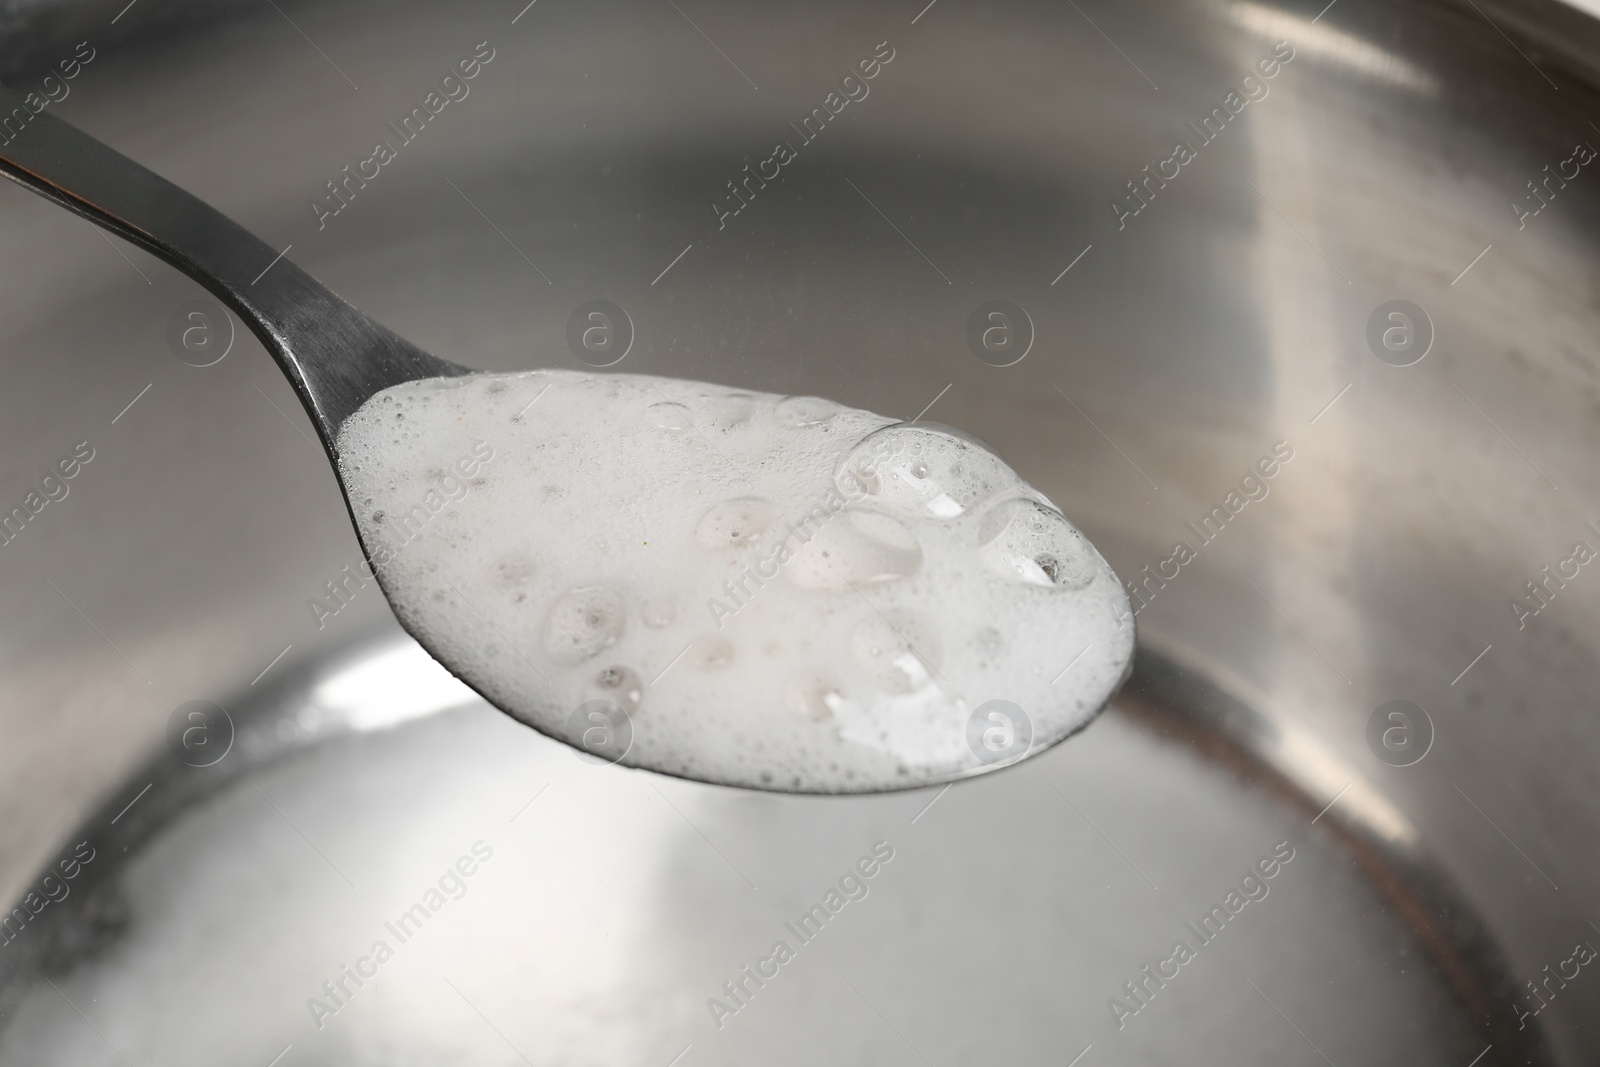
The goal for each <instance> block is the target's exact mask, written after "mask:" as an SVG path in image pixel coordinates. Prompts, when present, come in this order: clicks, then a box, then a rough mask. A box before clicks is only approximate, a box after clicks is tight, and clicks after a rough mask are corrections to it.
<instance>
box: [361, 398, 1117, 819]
mask: <svg viewBox="0 0 1600 1067" xmlns="http://www.w3.org/2000/svg"><path fill="white" fill-rule="evenodd" d="M541 396H542V399H539V400H538V403H536V404H533V405H532V406H531V407H530V406H529V404H530V401H533V400H534V399H535V398H537V397H541ZM339 444H340V459H339V462H340V470H341V474H342V475H343V477H344V480H345V484H346V486H347V488H348V489H349V491H350V495H351V498H352V499H353V500H358V501H361V502H362V505H361V507H360V508H358V509H357V515H358V520H357V522H358V526H359V528H360V531H361V535H362V539H363V543H364V544H365V546H366V548H367V550H368V552H369V554H370V555H371V557H372V559H373V562H374V565H375V566H376V568H377V570H378V573H379V576H380V578H381V579H382V581H383V584H384V589H385V591H386V592H387V593H388V594H389V596H390V599H391V601H392V603H393V604H394V607H395V611H396V613H397V614H398V615H399V617H400V619H401V621H402V622H403V623H404V624H405V625H406V627H407V628H408V629H409V630H410V631H411V632H412V633H413V634H415V635H416V636H417V637H418V639H419V640H421V641H422V643H423V644H424V645H426V646H427V647H428V648H429V650H430V651H432V652H433V653H434V654H435V655H436V656H437V657H438V658H439V659H440V660H442V661H443V662H444V663H445V664H446V665H447V666H449V667H450V668H451V669H452V670H453V671H455V672H456V673H457V674H459V675H460V676H461V677H462V678H464V679H466V680H467V681H468V682H469V683H471V684H472V685H473V686H474V687H475V688H477V689H478V690H479V691H480V692H482V693H483V694H484V695H485V696H486V697H487V698H488V699H490V700H491V701H493V702H494V703H495V704H496V705H498V706H499V707H501V708H503V709H505V710H506V711H507V712H509V713H510V714H512V715H514V716H516V717H517V718H519V719H521V720H522V721H524V722H526V723H528V724H530V725H532V726H534V727H536V728H537V729H539V730H541V731H543V732H545V733H547V734H550V735H552V736H556V737H562V738H567V739H569V740H570V739H571V737H572V736H574V735H573V727H571V725H570V724H571V723H572V721H573V718H572V717H573V715H574V714H575V713H577V711H578V710H579V709H581V708H584V707H589V706H595V707H599V706H601V705H604V706H605V707H606V708H615V709H617V713H618V714H621V715H625V716H626V717H627V727H628V731H629V732H628V744H627V745H626V746H620V745H619V746H617V748H616V752H617V753H618V754H620V755H619V757H618V758H620V760H621V762H623V763H624V764H628V765H632V766H640V767H649V768H654V769H658V770H663V771H667V772H671V773H676V774H686V775H689V776H692V777H696V778H702V779H708V780H712V781H719V782H726V783H730V784H738V785H750V786H755V787H758V788H766V787H773V786H776V787H780V788H794V789H801V790H808V791H819V792H833V791H858V790H875V789H896V788H905V787H908V786H914V785H919V784H923V783H926V782H931V781H939V780H943V779H947V778H949V777H951V776H954V775H959V774H965V773H977V772H979V771H982V770H985V769H988V767H989V765H988V764H987V763H985V762H983V761H982V760H980V759H979V758H978V756H977V755H975V754H974V753H973V752H972V751H971V750H970V748H969V747H968V744H967V742H966V737H965V730H966V723H967V719H968V717H969V716H970V714H971V713H972V711H973V710H974V709H976V708H978V707H979V706H980V705H982V704H984V703H985V702H986V701H991V700H1006V701H1010V702H1012V703H1014V704H1016V705H1017V706H1018V707H1020V708H1022V709H1024V711H1025V712H1026V714H1027V715H1028V716H1029V717H1030V719H1031V723H1032V728H1033V737H1034V739H1035V747H1036V748H1037V747H1042V746H1044V745H1048V744H1051V743H1054V742H1055V741H1057V740H1059V739H1060V738H1062V737H1064V736H1065V735H1066V734H1068V733H1070V732H1072V731H1073V730H1075V729H1077V728H1078V727H1080V726H1082V725H1083V724H1084V723H1085V722H1086V721H1087V720H1088V719H1089V718H1090V717H1092V716H1093V714H1094V713H1095V712H1096V711H1097V710H1098V709H1099V707H1100V706H1101V705H1102V704H1103V703H1104V702H1105V700H1106V699H1107V698H1108V697H1109V696H1110V694H1111V693H1112V691H1113V690H1114V689H1115V687H1116V686H1117V685H1118V684H1119V683H1120V681H1121V679H1122V677H1123V676H1124V675H1125V673H1126V670H1127V666H1128V663H1129V660H1130V658H1131V655H1132V646H1133V626H1132V624H1131V615H1130V613H1129V612H1128V607H1127V600H1126V597H1125V595H1124V594H1123V591H1122V589H1121V586H1120V584H1119V583H1118V582H1117V579H1116V576H1115V575H1114V574H1112V573H1111V570H1110V568H1109V567H1107V566H1106V564H1105V562H1104V560H1102V559H1101V558H1100V555H1099V553H1098V552H1096V551H1095V549H1094V547H1093V545H1091V544H1090V543H1089V542H1088V541H1087V540H1086V539H1085V538H1084V537H1083V536H1082V534H1080V533H1079V532H1078V531H1077V530H1076V529H1075V528H1074V527H1073V526H1072V524H1071V523H1070V522H1068V521H1067V520H1066V518H1065V517H1063V516H1062V515H1061V513H1060V512H1059V511H1057V510H1056V509H1055V508H1054V507H1053V506H1052V505H1051V504H1050V502H1049V501H1048V500H1046V499H1045V498H1044V497H1043V496H1041V495H1040V494H1039V493H1038V492H1037V491H1035V490H1034V489H1033V488H1032V487H1030V486H1028V485H1027V484H1026V483H1025V482H1023V481H1022V480H1021V479H1020V478H1018V476H1017V475H1016V474H1015V472H1013V471H1012V470H1011V469H1010V468H1009V467H1008V466H1006V464H1005V463H1004V462H1003V461H1002V460H1001V459H1000V458H999V457H998V456H996V455H995V454H994V453H993V452H992V451H991V450H990V449H988V448H987V447H986V446H984V445H983V443H982V442H981V441H978V440H976V439H975V438H972V437H970V436H968V435H965V434H962V433H961V432H960V431H956V430H951V429H949V428H947V427H939V426H934V425H930V424H924V423H918V424H914V425H911V424H896V423H892V422H891V421H890V420H888V419H885V418H883V417H881V416H878V415H874V414H872V413H870V412H866V411H861V410H858V409H854V408H848V407H843V406H840V405H838V404H835V403H833V402H832V401H828V400H822V399H819V398H816V397H789V398H785V397H778V396H773V395H770V394H765V393H749V392H742V391H734V390H729V389H723V388H721V387H718V386H714V385H706V384H702V383H693V382H683V381H675V380H670V379H663V378H646V377H640V376H632V375H605V376H588V375H584V374H578V373H572V372H565V371H533V372H528V373H520V374H495V375H489V374H483V375H473V376H469V377H464V378H450V379H429V380H424V381H418V382H410V383H406V384H404V385H399V386H395V387H393V388H390V389H387V390H385V391H383V392H382V393H379V394H378V395H377V396H375V397H373V398H372V399H371V400H369V401H368V402H367V403H366V404H365V405H363V406H362V408H361V409H360V410H359V411H358V412H357V413H356V414H355V415H354V416H352V417H351V419H350V420H349V421H348V422H347V423H346V424H345V427H344V429H343V431H342V433H341V436H340V442H339ZM1085 649H1087V650H1088V651H1085ZM1079 653H1083V654H1082V656H1081V657H1080V658H1079V659H1078V662H1077V663H1076V664H1075V666H1074V667H1073V670H1072V672H1071V673H1070V675H1068V676H1067V677H1066V678H1065V679H1062V681H1061V683H1060V684H1059V685H1057V686H1052V685H1051V684H1050V682H1051V680H1052V679H1054V678H1056V677H1057V676H1058V675H1059V674H1060V671H1061V668H1063V667H1065V666H1066V665H1067V664H1068V663H1070V662H1072V661H1073V660H1074V657H1078V656H1079ZM608 714H610V713H609V712H608ZM581 718H582V717H581V716H580V719H581ZM584 721H587V720H584ZM609 721H610V720H608V722H609ZM580 725H581V724H580ZM608 728H609V727H608ZM584 729H588V727H584ZM580 732H581V731H580ZM608 753H609V750H608ZM606 758H610V755H609V754H608V755H607V757H606Z"/></svg>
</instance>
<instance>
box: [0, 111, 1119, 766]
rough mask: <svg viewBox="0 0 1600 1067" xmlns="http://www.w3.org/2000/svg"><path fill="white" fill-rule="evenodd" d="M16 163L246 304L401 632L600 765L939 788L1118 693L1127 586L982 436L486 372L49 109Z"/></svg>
mask: <svg viewBox="0 0 1600 1067" xmlns="http://www.w3.org/2000/svg"><path fill="white" fill-rule="evenodd" d="M14 108H25V105H24V103H23V102H22V101H21V100H19V99H18V98H16V97H15V96H14V95H12V94H11V93H9V92H8V91H6V90H4V89H3V88H0V113H10V112H11V111H12V109H14ZM27 110H30V111H31V109H27ZM0 172H3V173H4V174H5V176H6V177H8V178H10V179H12V180H13V181H16V182H17V183H19V184H21V185H23V186H26V187H27V188H29V189H32V190H33V191H34V192H37V193H38V194H40V195H41V196H44V197H46V198H47V199H50V200H53V201H55V202H56V203H57V204H59V205H61V206H63V207H65V208H67V209H68V210H70V211H73V212H76V213H77V214H79V215H81V216H83V217H85V218H87V219H88V220H89V221H91V222H93V223H95V224H97V225H99V226H101V227H104V228H105V229H107V230H109V231H111V232H112V233H115V234H117V235H118V236H120V237H123V238H125V239H127V240H129V241H132V242H133V243H135V244H137V245H139V246H140V247H142V248H144V249H146V250H147V251H149V252H151V253H153V254H155V255H156V256H159V257H160V258H162V259H164V260H166V261H167V262H168V263H170V264H172V265H173V266H175V267H177V268H178V269H179V270H181V271H183V272H184V273H185V274H187V275H189V276H190V277H191V278H193V279H194V280H195V281H196V282H198V283H199V284H200V285H202V286H203V287H205V288H206V289H207V290H209V291H210V292H211V293H212V294H213V295H214V296H216V297H217V298H218V299H219V300H221V301H222V302H223V303H224V304H226V305H227V306H228V307H229V308H231V309H232V310H233V311H234V312H235V313H237V314H238V315H239V316H240V317H241V318H242V319H243V320H244V321H245V323H246V324H247V325H248V326H249V327H250V329H251V330H252V331H253V332H254V333H255V334H256V336H257V337H258V338H260V340H261V342H262V344H263V345H265V346H266V349H267V351H268V352H270V353H271V354H272V356H273V358H274V359H276V360H277V362H278V365H279V367H280V368H281V369H282V371H283V373H284V374H285V375H286V376H287V377H288V379H289V381H290V382H291V384H292V385H293V386H294V389H295V392H296V393H297V394H298V396H299V397H300V400H301V402H302V403H303V404H304V406H305V408H306V411H307V412H308V414H309V415H310V416H311V420H312V422H313V424H314V425H315V427H316V430H317V433H318V435H319V436H320V438H321V440H322V444H323V446H324V448H325V449H326V450H327V452H328V455H329V457H330V459H331V460H332V461H333V463H334V466H335V469H336V471H337V473H338V475H339V480H340V486H341V489H342V490H343V492H344V494H345V500H346V504H347V506H349V508H350V511H351V516H352V518H353V520H354V522H355V526H356V530H357V533H358V536H359V538H360V541H361V544H362V550H363V552H364V553H365V555H366V557H367V563H366V569H365V570H364V571H363V573H364V574H366V575H367V576H368V577H375V578H376V579H377V581H378V583H379V585H380V587H381V588H382V589H383V591H384V593H385V595H386V596H387V597H388V599H389V601H390V604H391V606H392V607H393V608H394V609H395V613H396V615H397V617H398V618H399V620H400V622H401V624H402V625H403V626H404V627H405V628H406V630H407V631H408V632H409V633H410V634H411V635H412V636H413V637H415V638H416V639H417V640H418V642H419V643H421V644H422V645H423V647H424V648H426V649H427V650H428V651H429V652H430V653H431V654H432V655H433V656H434V657H435V658H436V659H438V660H439V661H440V662H441V663H443V664H444V665H445V666H446V667H447V668H449V669H450V670H451V671H452V672H453V673H455V674H456V675H458V676H459V677H461V678H462V679H463V680H464V681H465V682H467V684H469V685H470V686H472V687H473V688H474V689H476V690H477V691H478V692H479V693H480V694H482V695H483V696H484V697H485V699H487V700H488V701H489V702H490V703H492V704H494V705H495V706H496V707H499V708H500V709H501V710H503V711H506V712H507V713H508V714H510V715H512V716H513V717H515V718H517V719H518V720H520V721H522V722H524V723H526V724H528V725H530V726H533V727H534V728H535V729H538V730H540V731H541V732H543V733H545V734H547V735H549V736H552V737H555V738H557V739H558V740H562V741H565V742H567V743H569V744H572V745H573V746H574V747H576V748H578V749H579V751H580V753H584V754H587V755H588V756H589V757H590V758H592V759H599V760H603V761H606V762H612V763H622V764H625V765H628V766H634V767H641V768H646V769H650V770H655V771H659V772H663V773H667V774H673V775H678V776H682V777H688V778H694V779H699V780H702V781H711V782H719V783H723V784H731V785H738V786H744V787H749V788H756V789H768V790H775V791H791V792H825V793H832V792H876V791H886V790H892V789H904V788H911V787H916V786H926V785H931V784H939V783H942V782H948V781H951V780H954V779H957V778H963V777H967V776H970V775H974V774H980V773H984V772H987V771H992V770H995V769H997V768H999V767H1003V766H1006V765H1009V764H1011V763H1015V762H1017V761H1019V760H1021V759H1024V758H1027V757H1029V756H1033V755H1037V754H1038V753H1039V752H1042V751H1044V750H1045V749H1047V748H1049V747H1050V746H1052V745H1054V744H1056V743H1057V742H1059V741H1061V740H1062V739H1063V738H1065V737H1067V736H1068V735H1070V734H1071V733H1073V732H1075V731H1077V730H1079V729H1081V728H1082V727H1084V726H1085V725H1086V724H1087V723H1088V722H1089V721H1090V720H1091V719H1092V718H1093V717H1094V716H1095V715H1096V714H1098V712H1099V711H1100V710H1101V708H1103V707H1104V705H1105V703H1106V702H1107V701H1108V700H1109V699H1110V697H1111V696H1112V694H1113V693H1114V692H1115V691H1116V689H1117V687H1118V686H1119V685H1120V684H1121V682H1122V681H1123V680H1124V679H1125V678H1126V677H1127V674H1128V671H1129V668H1130V664H1131V660H1132V653H1133V644H1134V628H1133V624H1132V613H1131V612H1130V611H1129V609H1128V602H1127V598H1126V595H1125V593H1124V592H1123V589H1122V586H1121V583H1120V582H1119V581H1118V580H1117V578H1116V575H1115V574H1113V573H1112V571H1111V569H1110V567H1109V566H1108V565H1107V564H1106V563H1105V561H1104V559H1102V558H1101V556H1100V554H1099V553H1098V552H1097V551H1096V550H1095V549H1094V547H1093V546H1092V545H1090V544H1089V542H1088V541H1087V539H1085V538H1084V537H1083V536H1082V534H1080V533H1079V532H1078V531H1077V530H1076V529H1075V528H1074V527H1073V526H1072V525H1071V524H1070V523H1069V522H1067V520H1066V519H1065V518H1064V517H1063V516H1062V515H1061V514H1060V512H1059V511H1057V510H1056V509H1055V507H1054V505H1052V504H1051V503H1050V502H1049V501H1048V500H1047V499H1046V498H1044V496H1043V495H1042V494H1040V493H1038V491H1037V490H1034V489H1033V488H1032V487H1031V486H1028V485H1027V483H1025V482H1023V481H1022V480H1021V479H1020V478H1019V477H1018V476H1017V475H1016V474H1015V472H1013V471H1012V470H1011V469H1010V468H1009V467H1007V466H1006V465H1005V464H1004V462H1003V461H1001V460H1000V459H999V457H998V456H996V455H995V454H994V453H993V452H992V451H991V450H990V449H988V448H987V446H985V445H983V443H982V442H980V441H978V440H977V439H976V438H972V437H971V436H970V435H966V434H963V433H962V432H961V431H958V430H952V429H949V428H946V427H937V426H933V425H930V424H924V423H919V422H913V423H909V424H905V423H901V424H896V423H894V422H893V421H892V420H890V419H887V418H884V417H883V416H879V415H874V414H872V413H870V412H865V411H860V410H858V409H852V408H846V407H843V406H841V405H838V404H834V403H832V402H831V401H826V400H822V399H819V398H815V397H789V398H784V397H778V396H773V395H770V394H761V393H750V392H740V391H736V390H732V389H728V388H724V387H721V386H716V385H710V384H704V383H694V382H685V381H678V380H673V379H665V378H653V377H648V376H642V375H622V374H608V375H603V376H597V375H591V374H579V373H575V372H571V371H560V370H541V371H531V372H524V373H520V374H486V373H479V372H474V371H471V370H469V369H468V368H466V367H462V366H460V365H458V364H455V363H451V362H448V361H446V360H442V359H439V358H437V357H435V356H432V355H430V354H429V353H427V352H424V351H423V350H422V349H420V348H418V347H417V346H415V345H413V344H411V343H410V342H409V341H406V340H405V339H404V338H402V337H399V336H397V335H396V334H394V333H393V332H391V331H389V330H387V329H385V328H384V327H383V326H380V325H379V324H378V323H376V322H373V321H372V320H371V319H369V318H368V317H367V316H365V315H363V314H362V313H361V312H359V311H357V310H356V309H355V308H353V307H352V306H350V305H349V304H347V303H346V302H345V301H343V300H342V299H340V298H339V297H338V296H336V295H335V294H334V293H332V292H331V291H329V290H328V289H327V288H326V287H324V286H323V285H322V284H321V283H319V282H317V281H316V280H315V279H314V278H312V277H311V276H310V275H309V274H307V273H306V272H305V271H303V270H301V269H300V268H299V267H298V266H296V265H295V264H294V263H293V262H292V261H290V260H289V259H287V258H286V257H285V256H284V254H283V253H281V252H278V251H277V250H275V249H274V248H272V247H271V246H269V245H267V244H265V243H263V242H262V241H261V240H259V239H258V238H256V237H255V236H253V235H252V234H250V233H249V232H247V231H246V230H245V229H243V228H242V227H240V226H239V225H238V224H236V223H234V222H233V221H232V220H230V219H228V218H227V217H225V216H224V215H222V214H221V213H220V212H218V211H216V210H215V209H213V208H211V207H209V206H208V205H206V204H205V203H203V202H201V201H200V200H198V199H197V198H195V197H194V196H192V195H190V194H189V193H186V192H184V191H183V190H182V189H179V188H178V187H177V186H175V185H173V184H171V183H170V182H168V181H166V180H165V179H163V178H161V177H159V176H157V175H156V174H154V173H152V172H151V171H149V170H147V169H145V168H144V167H142V166H140V165H138V164H137V163H134V162H133V161H131V160H129V159H128V158H126V157H124V156H122V155H120V154H119V153H117V152H116V151H114V150H112V149H111V148H109V147H107V146H106V145H104V144H102V143H100V142H99V141H97V140H95V139H94V138H92V137H89V136H88V135H86V134H84V133H83V132H81V131H79V130H78V129H76V128H74V127H73V126H71V125H69V124H68V123H66V122H63V121H61V120H59V119H57V118H56V117H55V116H53V115H50V114H46V113H38V114H34V115H33V117H32V119H31V121H30V122H29V123H28V124H27V125H26V126H25V127H23V129H22V130H21V132H20V133H19V134H18V135H17V136H15V137H14V138H13V139H12V140H11V141H10V142H8V143H7V144H5V145H4V146H0ZM1062 681H1066V683H1067V684H1065V685H1059V687H1058V683H1060V682H1062Z"/></svg>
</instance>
